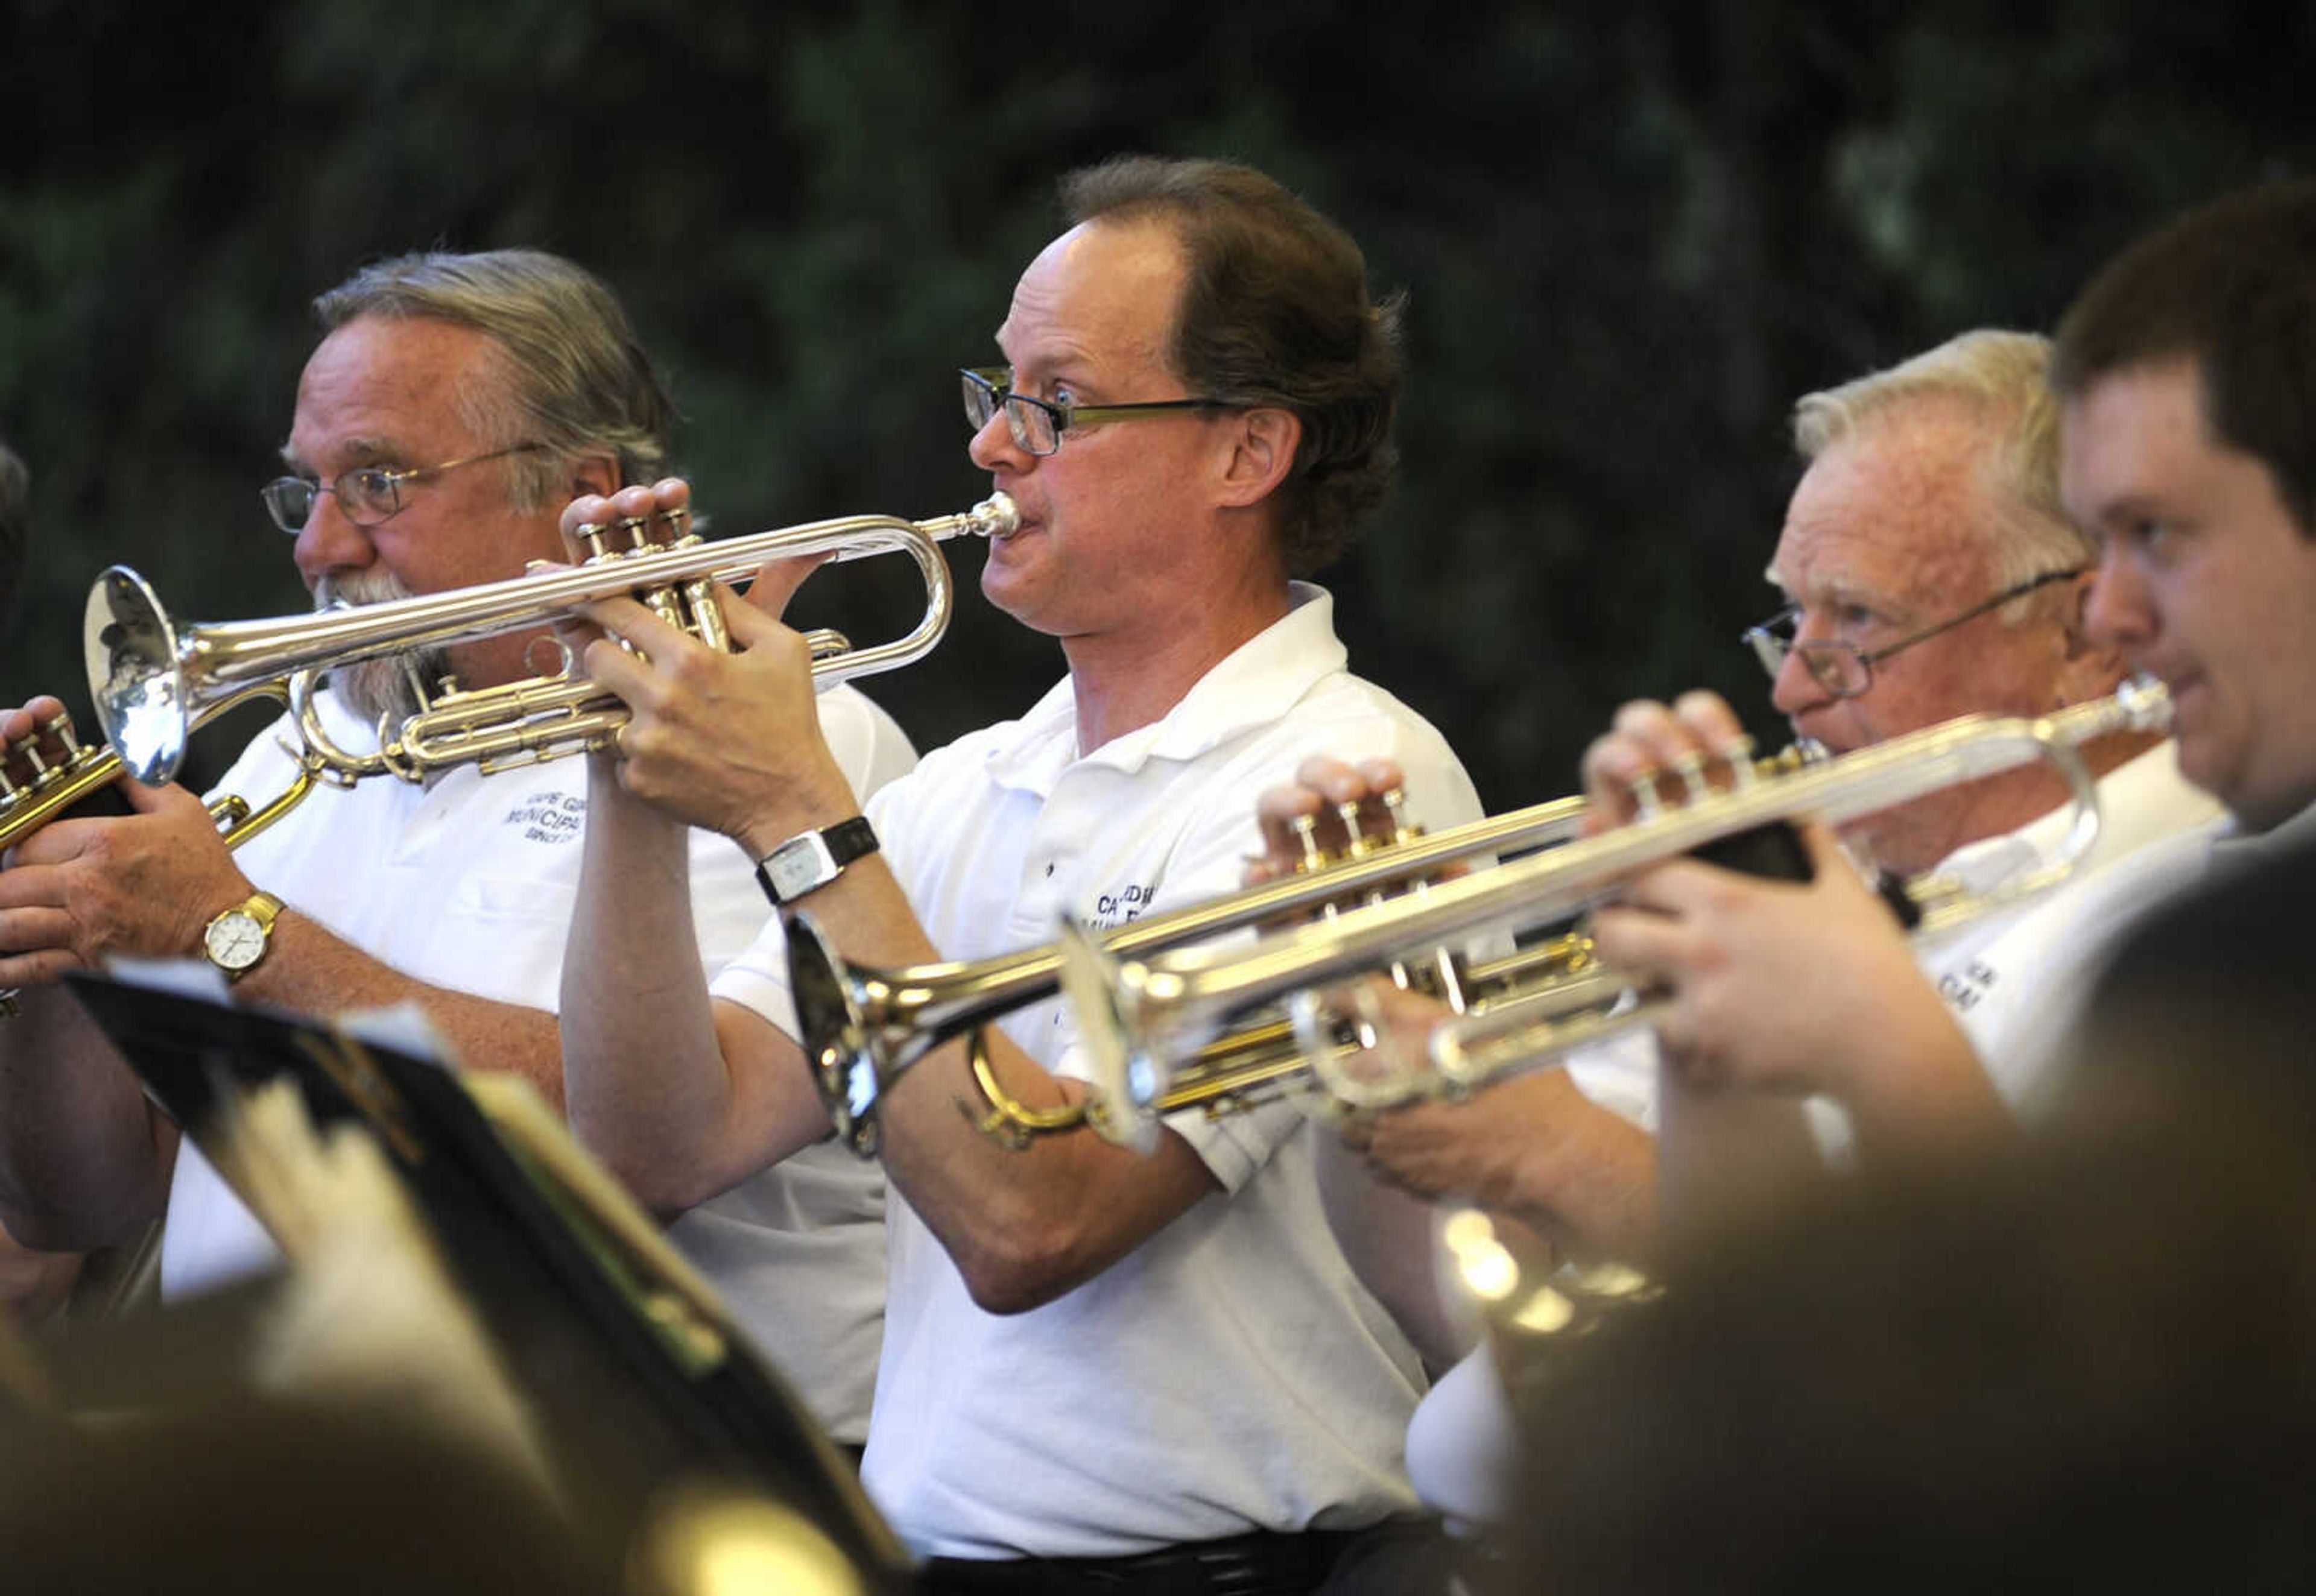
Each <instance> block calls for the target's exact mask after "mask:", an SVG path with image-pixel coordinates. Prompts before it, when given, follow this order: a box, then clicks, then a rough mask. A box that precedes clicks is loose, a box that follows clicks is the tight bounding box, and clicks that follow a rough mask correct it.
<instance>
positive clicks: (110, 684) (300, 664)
mask: <svg viewBox="0 0 2316 1596" xmlns="http://www.w3.org/2000/svg"><path fill="white" fill-rule="evenodd" d="M1017 524H1018V518H1017V515H1016V512H1015V510H1014V508H1013V502H1012V501H1011V499H1009V498H1007V497H1006V496H1005V495H1004V494H1002V493H997V494H993V495H992V496H991V497H990V498H988V499H987V500H985V501H983V502H982V503H980V504H978V505H976V506H975V507H974V508H973V509H972V510H968V511H966V512H965V513H964V514H962V515H954V516H942V517H939V518H936V519H932V520H929V521H904V520H901V519H896V518H894V517H888V516H849V517H844V518H841V519H834V520H825V521H813V522H808V523H806V524H804V525H802V526H797V527H786V528H778V529H776V530H773V531H769V532H759V533H754V534H752V535H750V536H742V537H731V538H722V539H718V540H717V541H715V542H712V543H710V542H702V541H700V540H699V539H698V538H696V537H695V538H685V539H683V540H681V541H680V542H677V543H674V544H669V545H639V546H637V547H636V548H633V549H628V550H614V551H609V552H607V553H605V554H602V555H601V556H599V557H596V558H593V559H590V560H588V561H586V562H585V563H582V564H578V565H575V566H572V567H570V568H568V569H566V570H559V571H544V572H534V573H532V574H530V575H527V576H519V577H511V578H508V579H506V580H504V581H494V582H483V583H479V584H477V585H476V586H473V587H468V588H459V589H454V590H450V591H449V592H443V593H429V594H422V595H419V596H417V597H414V598H410V599H391V600H388V601H387V602H385V603H381V604H370V605H363V606H361V607H355V608H347V609H329V610H318V611H316V612H314V613H312V614H308V615H297V616H281V617H277V618H274V619H270V620H259V621H230V622H194V623H183V624H181V623H178V622H175V621H174V620H172V619H171V617H170V616H169V613H168V611H167V609H166V607H164V606H163V604H162V603H161V600H160V598H159V597H158V595H156V593H155V592H154V591H153V589H152V587H151V585H150V584H149V583H147V581H145V579H144V578H143V577H141V576H139V575H138V573H137V572H134V571H132V570H130V569H129V567H127V566H125V565H115V566H113V567H112V568H111V569H110V570H108V571H107V572H104V574H103V575H102V576H101V577H99V578H98V579H97V582H96V585H95V587H94V589H93V590H91V591H90V593H89V598H88V607H87V609H86V612H85V617H84V621H83V626H82V646H83V652H84V654H85V659H86V662H87V666H88V674H89V690H90V694H91V696H92V697H94V699H95V701H96V706H97V715H98V718H99V719H100V720H101V721H102V723H103V725H104V732H105V736H106V740H108V741H110V742H111V744H112V746H113V747H114V749H116V750H117V751H118V752H119V753H120V756H121V758H122V760H123V761H124V762H125V763H126V764H127V765H128V767H129V770H130V772H131V773H132V774H133V775H135V776H137V777H138V779H139V780H141V781H145V782H148V783H153V782H162V781H166V780H168V779H169V778H170V777H172V776H174V775H175V774H176V769H177V766H178V764H179V762H180V761H181V760H182V759H183V756H184V744H185V734H186V732H187V730H188V727H189V722H190V718H191V716H192V714H193V713H194V712H195V711H196V710H198V708H199V707H200V705H202V704H204V703H206V702H208V701H209V700H211V699H213V698H215V697H218V696H221V695H223V694H225V693H227V692H230V691H232V690H233V689H234V688H236V687H239V686H243V685H247V684H254V683H256V682H260V681H277V680H281V679H282V678H287V677H290V676H293V675H295V674H297V673H298V672H300V671H307V670H319V669H328V668H331V667H334V666H340V665H351V664H354V663H357V662H359V661H363V660H370V659H376V658H378V657H379V656H380V655H384V654H396V653H401V652H405V651H408V650H412V649H417V648H425V647H430V646H434V645H439V644H444V643H465V642H472V641H475V640H477V639H479V638H485V637H495V636H498V635H500V634H503V633H508V632H519V631H521V630H522V629H524V628H525V627H529V626H536V625H542V624H545V623H547V622H549V621H552V620H554V619H555V618H556V617H557V616H561V615H565V614H567V613H569V612H570V611H572V610H574V609H576V608H578V607H581V606H582V605H585V604H589V603H592V602H593V601H595V600H597V599H610V598H617V597H619V596H622V595H626V594H632V593H642V594H646V595H649V594H651V593H655V592H657V591H659V590H664V589H666V588H669V587H671V586H674V585H680V584H691V585H694V586H697V585H698V584H699V583H702V582H717V581H726V582H728V581H739V580H741V579H743V578H744V577H746V576H748V575H751V574H753V572H755V571H756V570H757V569H758V568H760V567H761V566H762V565H763V564H764V563H765V562H766V561H769V560H780V559H789V558H797V557H802V556H806V555H821V556H824V557H825V558H827V559H829V560H831V561H835V562H842V561H848V560H857V559H862V558H866V557H867V556H869V555H871V554H889V553H905V554H908V555H909V556H910V557H911V558H912V559H913V560H914V561H915V563H916V565H917V568H918V571H919V572H920V573H921V574H922V577H923V579H924V582H925V612H924V616H923V618H922V620H921V621H920V622H919V623H918V625H916V626H915V627H914V628H913V629H912V630H911V631H910V632H909V633H907V634H905V635H904V636H903V637H900V638H898V639H895V641H893V642H892V643H884V644H879V645H877V646H875V647H872V648H867V649H860V650H854V651H851V652H849V653H848V654H847V655H846V656H845V657H844V659H843V661H842V662H841V666H839V665H833V666H831V667H829V668H828V669H820V668H818V667H816V668H815V673H816V674H819V675H822V676H824V677H825V678H827V679H831V680H836V679H843V678H850V677H853V676H865V675H869V674H871V673H873V672H876V671H878V670H886V669H892V668H893V667H894V666H895V665H899V664H903V663H905V662H907V661H910V660H913V659H916V658H918V657H919V656H920V655H922V653H924V652H926V650H928V649H930V648H931V646H932V644H933V643H935V642H937V641H938V640H939V639H940V635H941V634H942V633H943V632H944V631H946V630H947V628H948V625H949V612H950V609H951V607H952V588H951V583H950V580H949V563H948V562H947V561H946V560H945V559H943V558H942V556H941V553H940V543H941V542H942V541H943V540H945V539H948V538H951V537H958V536H984V537H985V536H1002V535H1004V534H1005V533H1008V532H1011V530H1012V529H1013V528H1014V527H1015V526H1016V525H1017Z"/></svg>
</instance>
